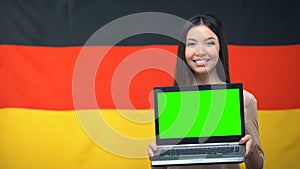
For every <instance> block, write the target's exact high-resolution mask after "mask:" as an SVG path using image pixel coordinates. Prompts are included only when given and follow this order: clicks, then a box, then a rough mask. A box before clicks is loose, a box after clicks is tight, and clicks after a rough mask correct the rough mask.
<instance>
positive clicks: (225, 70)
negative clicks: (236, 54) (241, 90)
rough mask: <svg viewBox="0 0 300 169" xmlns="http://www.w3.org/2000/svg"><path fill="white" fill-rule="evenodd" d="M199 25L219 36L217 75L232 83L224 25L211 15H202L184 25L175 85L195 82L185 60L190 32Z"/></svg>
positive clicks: (179, 45)
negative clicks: (187, 38)
mask: <svg viewBox="0 0 300 169" xmlns="http://www.w3.org/2000/svg"><path fill="white" fill-rule="evenodd" d="M199 25H205V26H207V27H208V28H209V29H211V31H213V32H214V33H215V34H216V35H217V37H218V39H219V43H220V51H219V61H218V63H217V65H216V69H217V74H218V76H219V78H220V79H221V80H222V81H224V82H226V83H230V76H229V65H228V49H227V40H226V36H225V32H224V30H223V25H222V23H221V21H219V20H218V19H217V18H216V17H214V16H212V15H209V14H201V15H197V16H194V17H192V18H190V19H188V21H187V23H186V24H185V25H184V28H183V34H182V37H181V40H180V41H179V44H178V51H177V55H178V57H177V62H176V69H175V79H174V85H175V86H180V85H190V84H192V83H194V82H195V78H194V75H193V73H192V70H191V68H190V67H189V66H187V62H186V58H185V47H186V46H185V41H186V36H187V33H188V31H189V30H190V29H191V28H192V27H194V26H199Z"/></svg>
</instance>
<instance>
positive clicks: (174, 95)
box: [150, 83, 245, 166]
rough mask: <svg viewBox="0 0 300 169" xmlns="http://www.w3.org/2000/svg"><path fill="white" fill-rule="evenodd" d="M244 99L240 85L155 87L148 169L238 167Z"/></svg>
mask: <svg viewBox="0 0 300 169" xmlns="http://www.w3.org/2000/svg"><path fill="white" fill-rule="evenodd" d="M243 98H244V97H243V85H242V83H228V84H213V85H195V86H180V87H178V86H163V87H154V112H155V133H156V144H157V147H158V150H157V151H156V152H155V154H154V156H153V157H151V158H150V160H151V165H152V166H169V165H189V164H215V163H241V162H243V161H244V155H245V145H240V144H239V143H238V142H239V141H240V139H241V138H242V137H244V135H245V127H244V101H243Z"/></svg>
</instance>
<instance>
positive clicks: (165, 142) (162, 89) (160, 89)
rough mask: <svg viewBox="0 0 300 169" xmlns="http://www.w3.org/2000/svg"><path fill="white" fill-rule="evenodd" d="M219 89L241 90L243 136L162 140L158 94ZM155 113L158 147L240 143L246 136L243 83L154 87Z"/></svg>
mask: <svg viewBox="0 0 300 169" xmlns="http://www.w3.org/2000/svg"><path fill="white" fill-rule="evenodd" d="M218 89H239V97H240V113H241V114H240V116H241V130H242V133H241V135H230V136H214V137H193V138H168V139H165V138H164V139H162V138H160V135H159V122H158V107H157V106H156V105H157V101H158V100H157V94H158V93H159V92H176V91H197V90H218ZM154 105H155V106H154V112H155V134H156V143H157V145H180V144H203V143H221V142H238V141H239V140H240V139H241V138H242V137H244V136H245V122H244V97H243V84H242V83H224V84H211V85H193V86H161V87H154Z"/></svg>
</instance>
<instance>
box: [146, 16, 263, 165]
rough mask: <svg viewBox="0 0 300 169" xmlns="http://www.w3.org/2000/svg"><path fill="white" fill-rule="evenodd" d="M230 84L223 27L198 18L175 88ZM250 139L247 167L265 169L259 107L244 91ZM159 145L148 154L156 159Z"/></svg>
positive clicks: (185, 42) (187, 32) (187, 33)
mask: <svg viewBox="0 0 300 169" xmlns="http://www.w3.org/2000/svg"><path fill="white" fill-rule="evenodd" d="M220 83H230V76H229V67H228V51H227V42H226V38H225V33H224V31H223V26H222V23H221V22H220V21H219V20H218V19H217V18H215V17H214V16H212V15H198V16H195V17H192V18H190V19H189V20H188V22H187V24H186V25H185V26H184V33H183V37H182V42H179V45H178V59H177V64H176V71H175V81H174V85H179V86H180V85H196V84H197V85H201V84H220ZM244 106H245V108H244V110H245V128H246V135H245V137H243V138H242V139H241V140H240V142H239V143H240V144H246V154H245V164H246V167H247V168H248V169H262V168H264V152H263V150H262V147H261V145H260V138H259V131H258V122H257V104H256V99H255V98H254V96H253V95H252V94H251V93H249V92H247V91H245V90H244ZM156 149H157V146H156V143H150V144H149V146H148V154H149V156H150V157H152V156H153V152H155V151H156ZM153 168H156V167H153ZM157 168H170V169H171V168H178V169H179V168H191V169H194V168H195V169H196V168H201V169H202V168H203V169H204V168H214V169H218V168H222V169H223V168H224V169H226V168H239V165H238V164H216V165H188V166H169V167H157Z"/></svg>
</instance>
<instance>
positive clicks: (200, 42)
mask: <svg viewBox="0 0 300 169" xmlns="http://www.w3.org/2000/svg"><path fill="white" fill-rule="evenodd" d="M219 51H220V44H219V39H218V37H217V35H216V34H215V33H214V32H213V31H211V30H210V29H209V28H208V27H207V26H205V25H199V26H195V27H192V28H191V29H190V30H189V31H188V34H187V37H186V48H185V58H186V61H187V64H188V65H189V67H190V68H191V69H192V70H193V72H194V73H195V74H203V73H210V72H212V71H215V70H216V65H217V63H218V60H219Z"/></svg>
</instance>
